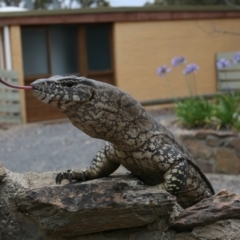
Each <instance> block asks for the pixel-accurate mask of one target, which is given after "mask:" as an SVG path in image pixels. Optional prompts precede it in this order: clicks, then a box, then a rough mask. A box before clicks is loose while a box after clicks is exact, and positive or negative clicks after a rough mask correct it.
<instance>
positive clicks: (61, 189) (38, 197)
mask: <svg viewBox="0 0 240 240" xmlns="http://www.w3.org/2000/svg"><path fill="white" fill-rule="evenodd" d="M1 171H2V172H3V173H4V174H3V175H4V178H3V179H2V181H1V182H0V239H1V240H8V239H9V240H10V239H16V240H25V239H44V240H52V239H58V240H64V239H73V240H80V239H81V240H115V239H118V240H125V239H131V240H145V239H150V240H158V239H162V240H197V239H203V240H205V239H206V240H207V239H212V240H213V239H233V240H234V239H236V240H237V239H238V237H239V231H240V230H239V229H240V220H239V219H240V195H238V194H235V193H232V192H229V191H226V190H223V191H221V192H219V193H218V194H216V195H214V196H213V197H211V198H208V199H204V200H202V201H201V202H199V203H197V204H196V205H194V206H192V207H190V208H187V209H185V210H183V211H182V209H180V208H179V205H178V204H177V203H176V199H175V197H174V196H172V195H171V194H169V193H167V192H161V191H160V190H158V189H157V188H155V187H149V186H146V185H143V184H142V183H141V182H140V181H139V180H138V179H136V178H134V177H132V176H131V175H129V174H118V175H117V174H116V175H112V176H110V177H108V178H102V179H96V180H92V181H87V182H83V183H73V184H69V183H68V182H67V181H64V182H63V183H62V185H56V184H55V183H54V178H55V176H56V173H51V172H48V173H26V174H18V173H12V172H9V171H7V170H5V169H4V168H3V167H2V170H1ZM64 183H65V184H64ZM172 216H178V217H177V218H176V220H175V221H174V219H173V222H171V221H170V220H172V219H170V218H171V217H172ZM169 227H171V228H169ZM221 230H222V231H221ZM214 236H215V238H214Z"/></svg>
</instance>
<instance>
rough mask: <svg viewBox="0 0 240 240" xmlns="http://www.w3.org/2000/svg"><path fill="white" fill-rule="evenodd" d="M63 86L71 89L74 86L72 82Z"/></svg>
mask: <svg viewBox="0 0 240 240" xmlns="http://www.w3.org/2000/svg"><path fill="white" fill-rule="evenodd" d="M65 86H66V87H69V88H71V87H73V86H74V83H73V82H67V83H66V84H65Z"/></svg>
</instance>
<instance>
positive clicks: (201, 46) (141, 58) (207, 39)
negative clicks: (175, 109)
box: [114, 19, 240, 100]
mask: <svg viewBox="0 0 240 240" xmlns="http://www.w3.org/2000/svg"><path fill="white" fill-rule="evenodd" d="M239 24H240V19H219V20H217V19H216V20H191V21H190V20H185V21H184V20H182V21H159V22H156V21H154V22H137V23H134V22H132V23H131V22H126V23H115V25H114V50H115V69H116V82H117V86H118V87H120V88H122V89H124V90H126V91H127V92H129V93H130V94H132V95H133V96H134V97H136V98H137V99H138V100H151V99H158V98H166V97H172V96H173V95H175V96H184V95H188V94H189V92H188V89H187V87H186V82H185V77H184V75H183V74H182V68H177V69H174V70H173V71H172V72H171V73H170V74H168V80H166V79H163V78H161V77H159V76H157V74H156V69H157V67H158V66H161V65H164V64H167V65H169V66H170V63H171V59H172V58H173V57H174V56H179V55H183V56H185V58H186V59H187V61H188V63H196V64H197V65H198V66H199V67H200V70H199V71H197V72H196V74H195V76H196V81H197V89H198V93H199V94H207V93H213V92H215V91H216V70H215V54H216V53H217V52H230V51H240V35H234V34H224V33H220V31H227V32H233V33H239V34H240V32H239ZM168 81H169V82H168ZM168 83H169V84H168ZM169 85H170V88H171V90H169V87H168V86H169Z"/></svg>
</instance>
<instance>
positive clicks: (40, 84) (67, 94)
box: [31, 76, 94, 110]
mask: <svg viewBox="0 0 240 240" xmlns="http://www.w3.org/2000/svg"><path fill="white" fill-rule="evenodd" d="M31 86H32V88H33V95H34V96H35V97H36V98H37V99H38V100H40V101H41V102H43V103H47V104H50V105H52V106H54V107H57V108H59V109H61V110H66V109H67V108H68V106H71V104H72V103H80V104H81V103H85V102H89V100H91V98H92V97H93V95H94V83H93V82H91V81H88V80H87V79H85V78H84V77H76V76H68V77H62V76H53V77H50V78H48V79H38V80H36V81H34V82H33V83H32V84H31Z"/></svg>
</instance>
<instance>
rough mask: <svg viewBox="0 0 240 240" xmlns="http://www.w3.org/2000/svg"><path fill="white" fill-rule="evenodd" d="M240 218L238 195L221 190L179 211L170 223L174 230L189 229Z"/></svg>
mask: <svg viewBox="0 0 240 240" xmlns="http://www.w3.org/2000/svg"><path fill="white" fill-rule="evenodd" d="M234 218H235V219H240V195H239V194H236V193H232V192H230V191H228V190H222V191H220V192H219V193H217V194H215V195H214V196H213V197H210V198H205V199H203V200H202V201H200V202H198V203H197V204H195V205H194V206H192V207H189V208H186V209H185V210H184V211H182V212H181V213H180V215H179V216H178V217H177V218H176V220H175V221H174V223H173V224H172V228H173V229H176V230H181V231H183V230H189V229H192V228H194V227H197V226H202V225H207V224H211V223H214V222H217V221H219V220H224V219H234Z"/></svg>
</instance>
